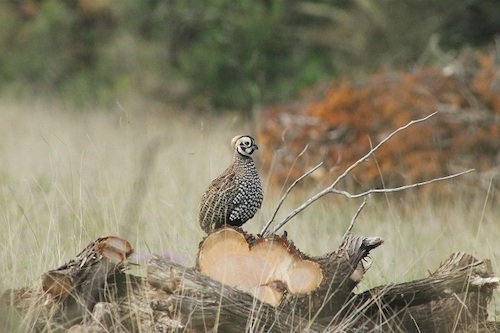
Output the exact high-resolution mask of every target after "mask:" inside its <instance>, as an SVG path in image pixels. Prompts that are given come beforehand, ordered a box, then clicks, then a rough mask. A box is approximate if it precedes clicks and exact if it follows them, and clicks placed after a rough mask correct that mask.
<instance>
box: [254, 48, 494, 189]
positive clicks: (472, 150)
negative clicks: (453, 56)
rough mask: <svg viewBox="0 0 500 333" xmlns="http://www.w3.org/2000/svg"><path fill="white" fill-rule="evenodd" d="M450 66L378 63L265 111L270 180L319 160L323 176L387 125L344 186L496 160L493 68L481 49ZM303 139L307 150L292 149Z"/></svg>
mask: <svg viewBox="0 0 500 333" xmlns="http://www.w3.org/2000/svg"><path fill="white" fill-rule="evenodd" d="M451 69H454V70H453V71H451V72H450V68H448V69H447V70H443V69H440V68H434V67H423V68H419V69H416V70H415V71H412V72H383V73H380V74H377V75H374V76H373V77H371V78H370V79H369V80H368V81H367V82H366V83H364V84H361V85H356V84H354V83H353V82H351V81H348V80H342V81H341V82H339V83H337V84H334V85H333V86H332V87H330V88H329V89H328V90H327V91H326V92H324V94H323V97H322V98H320V99H318V100H315V101H310V100H308V101H301V102H297V103H295V104H293V105H280V106H275V107H273V108H270V109H269V110H267V111H265V112H264V114H263V117H262V126H261V132H260V137H259V140H260V142H261V143H262V146H263V147H265V149H264V151H263V155H262V156H263V162H264V164H265V165H267V167H268V169H269V170H270V172H271V174H270V175H271V180H272V181H273V182H275V183H278V184H284V183H290V182H291V181H293V180H294V179H296V178H298V177H299V176H300V175H302V174H303V173H304V172H306V171H307V170H308V169H309V168H311V167H312V166H314V165H316V164H317V163H319V162H320V161H323V162H324V165H323V168H322V170H321V172H318V173H316V175H315V176H316V179H317V180H319V181H320V182H323V183H324V184H325V185H326V184H329V183H331V182H332V181H333V180H334V179H335V178H336V177H337V176H338V175H339V174H340V173H341V172H343V171H344V170H345V169H346V168H347V167H349V166H350V165H352V164H353V163H354V162H355V161H356V160H358V159H359V158H360V157H362V156H363V155H364V154H365V153H367V152H368V151H369V150H370V147H371V146H374V145H376V144H377V143H379V142H380V141H381V140H382V139H384V138H385V137H386V136H387V135H388V134H389V133H391V132H392V131H394V130H395V129H397V128H399V127H401V126H403V125H405V124H407V123H408V122H410V121H411V120H412V119H417V118H421V117H424V116H425V115H428V114H430V113H432V112H434V111H439V113H438V114H437V115H436V116H434V117H433V118H431V119H429V120H428V121H426V122H424V123H420V124H417V125H414V126H412V127H410V128H409V129H407V130H406V131H403V132H401V133H399V134H398V135H396V136H395V137H394V138H393V139H392V140H390V141H389V142H388V143H387V144H386V145H384V146H382V147H381V148H380V149H379V150H378V151H377V152H376V153H375V154H374V156H372V157H370V158H369V159H368V160H367V161H365V162H363V163H362V165H360V166H359V167H358V168H356V169H355V171H354V172H352V174H351V175H350V176H349V177H348V179H346V183H344V184H343V188H347V189H349V190H362V189H369V188H381V187H382V186H386V187H394V186H400V185H404V184H409V183H414V182H419V181H423V180H428V179H430V178H434V177H440V176H444V175H447V174H450V173H453V172H457V171H459V170H463V169H467V168H475V169H477V170H478V171H479V173H481V172H483V171H487V170H490V169H492V168H493V167H495V165H498V164H500V121H499V116H500V69H499V66H498V63H497V61H495V58H494V57H493V56H492V55H490V54H484V53H481V54H477V55H474V56H473V57H472V58H471V57H462V58H460V59H459V61H457V63H456V64H453V67H451ZM306 145H307V150H306V151H305V152H304V153H303V154H302V155H301V156H300V157H298V155H299V154H300V153H301V152H302V151H303V149H304V147H305V146H306Z"/></svg>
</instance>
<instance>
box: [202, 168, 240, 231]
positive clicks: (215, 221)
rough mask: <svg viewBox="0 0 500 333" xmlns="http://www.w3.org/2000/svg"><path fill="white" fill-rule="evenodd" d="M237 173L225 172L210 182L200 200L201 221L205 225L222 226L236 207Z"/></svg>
mask: <svg viewBox="0 0 500 333" xmlns="http://www.w3.org/2000/svg"><path fill="white" fill-rule="evenodd" d="M234 178H235V174H234V173H232V172H227V173H226V172H225V173H223V174H222V175H220V176H219V177H217V178H216V179H214V180H213V181H212V183H210V186H209V187H208V188H207V190H206V191H205V193H204V194H203V196H202V198H201V202H200V209H199V216H198V218H199V221H200V224H201V225H202V227H203V226H213V227H215V228H219V227H221V226H222V225H223V224H224V223H225V222H227V221H228V218H229V215H230V214H231V211H232V210H233V209H234V203H233V200H232V198H234V196H235V194H234V193H235V192H236V191H237V190H238V188H237V185H236V183H235V179H234Z"/></svg>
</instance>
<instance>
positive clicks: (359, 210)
mask: <svg viewBox="0 0 500 333" xmlns="http://www.w3.org/2000/svg"><path fill="white" fill-rule="evenodd" d="M365 206H366V197H365V199H364V200H363V203H362V204H361V205H360V206H359V208H358V210H357V211H356V214H354V216H353V217H352V219H351V223H350V224H349V227H348V228H347V230H346V231H345V233H344V236H342V239H344V238H345V237H346V236H347V234H348V233H350V232H351V231H352V228H353V227H354V223H355V222H356V219H357V218H358V216H359V213H361V211H362V210H363V208H365Z"/></svg>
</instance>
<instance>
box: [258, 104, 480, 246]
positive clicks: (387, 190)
mask: <svg viewBox="0 0 500 333" xmlns="http://www.w3.org/2000/svg"><path fill="white" fill-rule="evenodd" d="M436 114H437V112H434V113H431V114H430V115H428V116H426V117H424V118H420V119H416V120H412V121H410V122H409V123H408V124H406V125H404V126H402V127H399V128H398V129H396V130H395V131H393V132H392V133H391V134H389V135H388V136H387V137H386V138H385V139H383V140H382V141H380V142H379V143H378V144H377V145H376V146H375V147H373V148H372V149H370V150H369V151H368V152H367V153H366V154H365V155H364V156H363V157H361V158H360V159H358V160H357V161H356V162H355V163H354V164H352V165H351V166H350V167H349V168H347V169H346V170H345V171H344V172H343V173H342V174H341V175H340V176H338V177H337V179H335V181H334V182H333V183H332V184H331V185H330V186H328V187H327V188H325V189H324V190H322V191H320V192H318V193H317V194H315V195H314V196H312V197H310V198H309V199H307V200H306V201H305V202H304V203H303V204H302V205H300V206H299V207H297V208H296V209H294V210H293V211H292V212H291V213H290V214H288V215H287V216H286V217H285V218H284V219H283V220H282V221H281V222H279V223H278V224H277V225H276V227H274V229H273V230H271V231H270V232H266V233H264V234H263V236H264V237H269V236H271V235H274V234H276V232H278V231H279V230H280V229H281V228H282V227H283V226H284V225H285V224H286V223H288V221H290V220H291V219H293V218H294V217H295V216H297V215H298V214H299V213H300V212H302V211H303V210H304V209H306V208H307V207H309V206H310V205H311V204H312V203H313V202H315V201H317V200H319V199H320V198H322V197H324V196H325V195H327V194H330V193H334V194H341V195H344V196H346V197H348V198H351V199H354V198H360V197H365V196H367V195H369V194H372V193H392V192H399V191H403V190H406V189H410V188H414V187H420V186H424V185H428V184H431V183H435V182H438V181H443V180H448V179H452V178H456V177H458V176H461V175H464V174H467V173H469V172H472V171H474V170H473V169H470V170H466V171H463V172H459V173H455V174H452V175H448V176H444V177H439V178H433V179H431V180H428V181H424V182H420V183H415V184H409V185H404V186H400V187H395V188H384V189H371V190H368V191H365V192H362V193H359V194H350V193H349V192H347V191H343V190H337V189H335V186H337V184H338V183H339V182H340V181H341V180H343V179H344V178H345V177H347V175H348V174H349V173H350V172H351V171H352V170H354V169H355V168H356V167H358V166H359V165H360V164H361V163H363V162H364V161H365V160H366V159H368V158H369V157H370V156H371V155H373V154H374V153H375V152H376V151H377V150H378V149H379V148H380V147H381V146H382V145H383V144H385V143H386V142H387V141H389V140H390V139H391V138H392V137H394V135H396V134H397V133H399V132H401V131H404V130H405V129H407V128H408V127H410V126H412V125H415V124H418V123H421V122H423V121H426V120H428V119H429V118H431V117H432V116H434V115H436Z"/></svg>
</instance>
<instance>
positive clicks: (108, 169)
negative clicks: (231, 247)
mask: <svg viewBox="0 0 500 333" xmlns="http://www.w3.org/2000/svg"><path fill="white" fill-rule="evenodd" d="M247 131H248V128H246V126H244V124H242V121H241V119H239V118H238V117H235V116H224V117H218V118H213V117H212V118H210V117H208V116H207V117H202V116H199V115H195V114H190V113H182V112H179V110H175V109H171V110H162V107H161V106H158V105H144V104H137V103H125V102H123V103H122V104H117V105H116V106H115V107H113V108H111V109H110V110H97V109H93V110H81V111H80V110H71V111H68V110H65V108H64V107H63V106H61V105H57V104H55V105H52V103H46V102H40V101H31V102H12V101H9V100H3V101H2V110H1V111H0V154H1V158H0V189H1V193H0V246H1V250H2V251H0V269H1V271H2V273H1V274H0V290H4V289H6V288H15V287H21V286H28V285H33V284H35V283H36V282H37V279H38V278H39V277H40V275H41V274H42V273H43V272H45V271H47V270H49V269H52V268H56V267H58V266H60V265H61V264H62V263H64V262H66V261H67V260H69V259H71V258H72V257H73V256H74V255H75V254H77V253H78V252H79V251H80V250H81V249H82V248H83V247H84V246H85V245H86V244H87V243H88V242H89V241H91V240H93V239H95V238H97V237H99V236H107V235H119V236H121V237H124V238H126V239H127V240H129V241H130V242H131V243H132V245H133V248H134V249H135V252H136V253H137V254H138V256H139V257H142V256H146V255H148V254H150V253H164V254H169V255H172V256H174V257H175V258H177V259H178V260H182V261H183V262H184V263H186V264H187V265H192V264H194V258H195V254H196V251H197V247H198V242H199V241H200V240H201V238H202V237H203V233H202V231H201V229H200V228H199V227H198V224H197V206H198V201H199V199H200V197H201V194H202V192H203V190H204V188H205V187H206V186H207V185H208V183H209V182H210V180H211V179H213V178H214V177H215V176H217V175H218V174H219V173H220V172H221V171H222V170H223V169H224V168H225V166H226V165H227V164H228V163H229V161H230V159H231V154H232V152H231V151H230V147H229V140H230V139H231V138H232V137H233V136H234V135H236V134H240V133H243V132H247ZM403 135H404V134H403ZM261 148H262V149H265V147H261ZM263 180H264V183H265V184H267V181H266V180H267V175H265V174H263ZM456 182H457V181H455V183H456ZM458 182H459V181H458ZM279 190H280V189H277V188H270V187H269V186H266V193H267V195H266V198H265V200H264V207H263V209H262V210H261V211H260V212H259V213H258V214H257V216H256V218H255V220H253V221H252V222H251V223H249V225H248V226H247V225H245V229H247V230H249V231H251V232H258V231H259V230H260V229H261V227H262V225H263V224H264V223H265V222H266V220H267V219H268V218H269V217H270V216H271V214H272V212H273V210H274V207H275V206H276V204H277V201H278V195H277V194H278V193H279ZM318 190H319V189H316V190H314V189H309V190H308V191H307V192H304V193H298V194H296V195H295V196H293V197H291V198H290V200H288V201H287V202H286V204H285V206H284V207H283V208H282V210H281V211H280V212H281V213H280V214H279V215H278V220H279V219H280V218H283V217H284V216H285V215H286V213H288V212H290V211H291V210H292V209H294V208H295V207H296V206H297V205H298V204H300V203H301V202H302V200H305V199H307V198H308V197H309V196H311V195H312V194H314V193H315V192H317V191H318ZM471 191H474V192H473V193H474V195H471V193H470V192H471ZM271 193H275V195H273V194H271ZM466 194H467V195H466ZM359 204H360V201H356V202H353V201H349V200H348V199H342V198H338V197H326V198H323V199H322V200H321V201H320V202H317V203H315V204H314V205H313V206H311V207H310V208H309V209H307V210H306V211H305V212H303V213H302V214H300V215H299V216H297V217H296V218H295V219H293V220H292V221H291V222H289V223H288V224H287V226H286V228H285V229H286V230H287V231H288V234H289V237H290V238H292V239H293V240H294V241H295V243H296V245H297V246H298V247H299V248H300V249H301V250H303V251H304V252H306V253H309V254H311V255H319V254H322V253H325V252H329V251H332V250H334V249H336V248H337V246H338V244H339V240H340V238H341V236H342V235H343V233H344V231H345V230H346V228H347V226H348V225H349V222H350V220H351V217H352V216H353V215H354V213H355V212H356V210H357V208H358V205H359ZM499 217H500V205H498V203H494V202H493V201H492V199H491V198H490V197H489V196H488V192H487V191H486V190H477V191H476V190H473V189H470V190H468V191H467V193H460V192H458V193H455V194H454V195H453V196H450V197H448V198H443V199H442V200H440V203H439V204H436V203H433V202H430V201H426V200H425V199H421V198H419V196H418V194H416V193H412V194H410V195H406V196H401V195H399V194H393V195H390V196H388V197H384V196H380V197H373V198H370V199H369V200H368V205H367V207H366V208H365V210H364V211H363V212H362V213H361V215H360V216H359V218H358V220H357V222H356V225H355V227H354V232H355V233H358V234H363V235H366V236H380V237H382V238H383V239H384V240H385V243H384V245H383V246H382V247H380V248H378V249H376V250H375V251H374V252H373V255H372V259H373V266H372V268H371V269H370V270H369V271H368V274H367V275H366V279H365V281H364V282H363V283H362V284H361V286H360V289H361V290H362V289H365V288H368V287H371V286H375V285H378V284H383V283H387V282H402V281H407V280H411V279H415V278H421V277H425V276H427V275H428V271H433V270H435V269H436V268H437V266H438V265H439V263H440V262H441V261H443V260H444V259H446V258H447V257H448V256H449V255H450V254H451V253H453V252H455V251H466V252H469V253H471V254H474V255H475V256H476V257H478V258H481V259H482V258H489V259H491V261H492V264H493V269H494V271H495V272H497V274H500V273H499V268H500V267H499V264H500V246H499V245H498V236H499V234H500V225H499V222H500V221H499ZM496 296H497V297H496V299H498V294H497V295H496ZM498 304H500V303H498V300H496V301H494V302H493V306H492V314H494V315H496V316H497V317H498V316H499V314H500V309H498V308H496V305H498Z"/></svg>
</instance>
